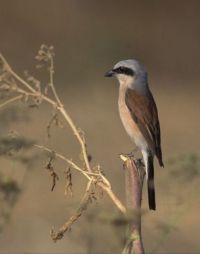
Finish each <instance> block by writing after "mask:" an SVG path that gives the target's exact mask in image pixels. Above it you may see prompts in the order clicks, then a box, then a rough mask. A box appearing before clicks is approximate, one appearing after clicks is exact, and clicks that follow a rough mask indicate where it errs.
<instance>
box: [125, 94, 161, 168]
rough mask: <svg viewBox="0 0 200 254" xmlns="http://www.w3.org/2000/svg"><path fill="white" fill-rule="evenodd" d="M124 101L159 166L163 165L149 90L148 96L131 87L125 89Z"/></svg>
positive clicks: (154, 112)
mask: <svg viewBox="0 0 200 254" xmlns="http://www.w3.org/2000/svg"><path fill="white" fill-rule="evenodd" d="M125 101H126V105H127V107H128V109H129V110H130V112H131V115H132V117H133V120H134V121H135V122H136V123H137V125H138V127H139V129H140V131H141V133H142V135H143V136H144V138H145V139H146V141H147V143H148V144H149V147H150V149H151V150H152V151H153V153H154V154H155V155H156V157H157V158H158V161H159V164H160V166H164V165H163V162H162V151H161V144H160V142H161V140H160V124H159V120H158V111H157V107H156V104H155V101H154V99H153V96H152V94H151V92H150V91H148V96H146V95H144V94H141V93H139V92H136V91H134V90H132V89H127V91H126V97H125Z"/></svg>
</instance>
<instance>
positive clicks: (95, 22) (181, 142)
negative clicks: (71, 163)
mask: <svg viewBox="0 0 200 254" xmlns="http://www.w3.org/2000/svg"><path fill="white" fill-rule="evenodd" d="M199 9H200V2H199V1H178V0H176V1H105V0H102V1H92V0H91V1H89V0H85V1H81V0H73V1H72V0H70V1H69V0H65V1H64V0H63V1H61V0H57V1H53V0H43V1H37V0H36V1H31V0H29V1H27V0H16V1H11V0H9V1H4V0H1V1H0V31H1V39H0V51H1V52H2V53H3V54H4V56H5V57H6V58H7V60H8V61H9V63H10V64H11V65H12V66H13V68H15V70H16V71H17V72H19V73H20V74H22V73H23V71H24V70H25V69H29V70H30V71H31V72H32V73H35V75H36V76H38V77H42V78H44V80H46V79H45V77H43V74H42V72H41V71H36V70H35V69H34V65H35V60H34V56H35V55H36V52H37V50H38V48H39V47H40V45H41V44H42V43H45V44H48V45H54V47H55V50H56V60H55V62H56V67H55V68H56V78H55V83H56V88H57V90H58V93H59V94H60V96H61V99H62V101H63V102H64V104H65V106H66V108H67V109H68V110H69V112H70V113H71V115H72V116H73V118H74V120H75V121H76V123H77V125H78V126H80V127H81V128H82V129H83V130H84V131H85V133H86V137H87V142H88V149H89V151H90V152H91V153H92V155H93V158H94V162H98V163H100V164H101V165H102V167H103V168H104V171H105V173H106V175H107V176H108V177H109V179H111V181H112V184H113V188H114V189H115V191H116V192H117V193H118V195H119V196H120V197H121V198H122V199H123V198H124V186H123V171H122V169H121V168H122V166H121V161H120V160H119V159H118V154H119V153H121V152H128V151H130V150H131V149H133V145H132V144H131V142H130V140H129V138H128V137H127V135H126V133H125V132H124V129H123V127H122V125H121V122H120V120H119V117H118V112H117V95H118V84H117V82H116V80H111V79H105V78H104V77H103V75H104V73H105V71H107V70H108V69H110V68H111V67H112V66H113V65H114V64H115V63H116V62H117V61H119V60H122V59H127V58H133V57H134V58H137V59H139V60H141V61H142V62H143V63H144V64H145V65H146V67H147V69H148V72H149V83H150V86H151V89H152V91H153V94H154V96H155V99H156V102H157V105H158V108H159V116H160V121H161V128H162V147H163V155H164V161H165V169H164V170H162V169H160V168H159V167H158V164H157V163H156V191H157V207H158V209H157V211H156V212H155V213H153V212H151V213H147V214H146V216H144V220H143V235H144V242H145V248H146V250H147V253H150V252H151V253H199V252H200V242H199V237H200V236H199V225H200V216H199V213H200V199H199V191H200V187H199V184H200V180H199V160H198V157H199V155H200V143H199V140H200V136H199V130H200V114H199V109H200V97H199V93H200V83H199V73H200V50H199V48H200V17H199ZM44 75H46V73H45V74H44ZM50 116H51V111H50V110H49V108H48V107H46V106H42V107H41V108H40V109H39V110H37V109H32V110H31V111H30V113H29V121H28V122H27V121H20V122H14V123H13V124H12V125H9V126H7V127H3V126H4V124H3V123H2V127H1V135H4V134H5V133H8V132H9V131H10V130H16V131H18V132H19V133H21V134H23V135H25V136H26V137H31V138H33V139H36V140H37V141H38V143H42V144H45V145H48V146H50V147H53V148H56V149H57V150H58V151H59V152H62V153H64V154H66V155H67V156H69V158H71V157H72V158H76V157H77V144H76V142H74V140H73V137H72V138H71V137H70V130H69V129H68V128H65V129H63V130H60V129H59V130H57V129H56V128H53V130H52V139H51V140H50V141H47V139H46V135H45V126H46V124H47V122H48V119H49V117H50ZM66 130H67V132H66ZM66 133H67V134H66ZM0 163H1V169H0V171H2V172H4V173H5V174H8V175H10V176H12V177H14V178H16V179H17V181H18V182H19V184H20V185H21V187H22V189H23V191H22V193H21V195H20V197H19V200H18V202H17V203H16V205H15V207H14V208H13V210H12V213H11V217H10V219H9V222H8V223H7V224H6V227H4V230H3V232H2V233H1V235H0V253H81V254H82V253H120V252H121V248H122V245H121V242H120V241H119V238H120V234H123V230H120V229H117V228H116V227H114V226H113V225H111V223H110V222H109V221H110V220H109V219H110V218H112V215H113V214H114V213H116V209H115V208H113V206H112V204H111V203H110V202H109V201H108V200H107V199H106V197H104V199H102V200H101V201H100V203H98V204H97V205H96V204H93V205H92V207H91V208H90V209H89V210H88V212H86V215H85V217H84V218H83V217H82V218H81V219H80V221H79V222H77V223H76V225H74V227H73V229H72V232H71V233H69V234H68V235H66V236H65V238H64V239H63V240H61V241H59V242H57V243H56V244H55V243H53V242H52V241H51V239H50V237H49V231H50V229H51V226H52V225H55V226H56V227H59V226H60V225H61V224H62V223H63V221H64V220H65V219H66V218H68V217H69V216H70V215H71V214H72V213H73V211H74V209H75V208H76V207H77V205H78V202H79V200H80V197H81V196H80V195H81V193H82V192H83V188H84V185H83V183H84V181H83V180H82V179H81V178H80V177H79V175H77V174H75V175H74V178H73V179H74V182H73V183H74V184H73V186H74V199H73V200H71V199H70V198H69V197H65V196H64V194H63V193H64V180H60V181H59V184H58V185H57V187H56V189H55V191H54V192H53V193H51V192H50V185H51V179H50V177H49V174H48V172H46V171H45V170H44V169H43V166H44V163H45V160H44V159H43V160H38V161H37V162H35V164H34V166H33V167H32V168H31V169H30V170H29V169H26V168H23V166H21V165H20V164H18V163H16V162H12V161H10V160H8V159H4V158H2V159H1V160H0ZM57 167H58V172H60V178H61V179H62V178H63V171H64V169H65V167H64V165H63V164H59V163H58V166H57ZM143 206H144V208H147V204H146V192H144V201H143Z"/></svg>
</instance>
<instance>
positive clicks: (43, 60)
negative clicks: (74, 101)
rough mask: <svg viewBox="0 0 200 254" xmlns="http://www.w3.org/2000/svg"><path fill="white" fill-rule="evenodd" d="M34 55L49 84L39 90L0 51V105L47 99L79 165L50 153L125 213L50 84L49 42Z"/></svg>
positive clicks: (67, 224)
mask: <svg viewBox="0 0 200 254" xmlns="http://www.w3.org/2000/svg"><path fill="white" fill-rule="evenodd" d="M36 59H37V60H39V62H40V66H44V65H45V66H47V69H48V72H49V84H48V85H47V86H46V87H45V89H44V93H43V92H42V89H41V87H40V82H39V81H38V80H36V79H35V78H34V77H32V76H30V77H28V78H27V80H25V79H23V78H22V77H20V76H19V75H18V74H17V73H16V72H15V71H14V70H13V69H12V68H11V66H10V65H9V64H8V62H7V61H6V59H5V58H4V57H3V55H2V54H0V66H1V74H0V78H1V79H0V90H5V89H6V91H7V92H8V93H9V95H10V97H11V98H9V99H7V100H6V101H5V102H4V103H2V104H1V105H0V107H3V106H7V105H8V104H11V103H14V102H16V101H24V102H28V101H30V100H33V101H34V102H35V105H37V106H38V105H39V104H41V102H43V101H44V102H47V103H49V104H50V105H51V106H52V107H53V109H54V110H56V114H57V112H58V113H60V115H61V116H62V117H63V119H64V120H65V121H66V123H67V124H68V125H69V127H70V128H71V131H72V133H73V134H74V136H75V138H76V139H77V141H78V143H79V145H80V149H81V155H82V156H81V163H82V165H80V166H79V165H78V164H77V163H75V162H73V161H72V160H70V159H68V158H67V157H65V156H64V155H62V154H59V153H57V152H54V156H55V157H57V158H60V159H61V160H63V161H65V162H66V163H67V166H70V168H71V169H74V170H77V171H78V172H79V173H81V174H82V176H84V177H85V178H86V179H87V181H88V184H87V188H88V186H89V185H91V186H98V187H100V188H101V189H102V190H103V191H104V192H105V193H107V195H108V197H109V198H110V199H111V201H112V202H113V204H114V205H115V206H116V207H117V208H118V209H119V210H120V211H121V212H122V213H125V212H126V208H125V206H124V205H123V204H122V202H121V201H120V200H119V198H118V197H117V196H116V194H115V193H114V192H113V190H112V188H111V183H110V181H109V180H108V179H107V178H106V177H105V176H104V175H103V174H102V172H101V170H100V167H99V166H97V167H92V166H91V164H90V157H91V156H89V155H88V153H87V149H86V140H85V136H84V135H83V132H82V131H80V129H79V128H77V126H76V125H75V124H74V122H73V120H72V118H71V117H70V115H69V113H68V112H67V110H66V109H65V108H64V105H63V103H62V102H61V100H60V98H59V96H58V94H57V92H56V89H55V85H54V52H53V47H52V46H50V47H47V46H45V45H42V46H41V48H40V50H39V52H38V55H37V56H36ZM27 75H28V74H27ZM48 88H50V89H51V91H52V94H53V98H52V96H49V95H48ZM54 118H55V117H53V120H52V119H50V122H49V127H48V130H49V129H50V127H51V124H52V121H54V120H55V119H54ZM35 147H37V148H39V149H42V150H44V151H47V152H49V153H50V154H52V150H51V149H49V148H47V147H44V146H39V145H35ZM48 169H49V170H50V171H51V174H52V177H53V184H52V189H53V188H54V187H55V184H56V179H57V174H56V173H55V171H54V169H52V165H50V166H49V168H48ZM96 169H98V170H96ZM87 188H86V189H87ZM94 188H95V187H94ZM86 194H87V197H88V200H90V199H91V198H92V196H91V193H90V194H89V195H88V192H87V191H86ZM86 200H87V199H86ZM86 203H87V202H86ZM81 207H82V208H79V209H78V210H77V212H76V213H75V214H74V215H73V216H72V217H71V218H70V219H69V220H67V222H65V223H64V225H63V226H62V227H61V228H60V230H58V232H57V233H56V232H55V231H52V232H51V236H52V239H54V240H57V239H60V238H62V237H63V235H64V233H65V232H66V231H68V230H69V228H70V227H71V225H72V224H73V223H74V222H75V221H76V220H77V219H78V218H79V217H80V216H81V214H82V212H83V211H84V209H85V208H84V209H83V206H81Z"/></svg>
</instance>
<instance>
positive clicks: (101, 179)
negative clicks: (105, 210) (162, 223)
mask: <svg viewBox="0 0 200 254" xmlns="http://www.w3.org/2000/svg"><path fill="white" fill-rule="evenodd" d="M34 146H35V147H37V148H39V149H42V150H44V151H47V152H49V153H51V152H52V150H51V149H49V148H47V147H44V146H41V145H34ZM55 156H56V157H58V158H60V159H61V160H63V161H65V162H67V163H68V164H69V165H70V166H71V167H72V168H73V169H75V170H77V171H79V172H80V173H81V174H83V175H84V176H85V177H86V178H87V179H88V180H89V181H91V179H92V176H93V177H96V179H98V178H99V179H98V180H97V185H98V186H99V187H101V188H102V189H103V190H104V191H105V192H106V193H107V195H108V196H109V197H110V199H111V200H112V201H113V203H114V204H115V205H116V207H117V208H118V209H119V210H120V211H121V212H122V213H126V208H125V206H124V205H123V204H122V202H121V201H120V200H119V198H118V197H117V196H116V195H115V193H114V192H113V191H112V188H111V185H110V183H109V185H108V184H107V183H108V182H109V181H108V180H107V179H106V178H105V177H104V176H103V177H102V174H100V173H93V172H88V171H85V170H83V169H82V168H81V167H79V166H78V165H77V164H76V163H74V162H73V161H72V160H69V159H67V158H66V157H65V156H64V155H62V154H59V153H57V152H55ZM105 179H106V180H105Z"/></svg>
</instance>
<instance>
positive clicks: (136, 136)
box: [118, 88, 148, 150]
mask: <svg viewBox="0 0 200 254" xmlns="http://www.w3.org/2000/svg"><path fill="white" fill-rule="evenodd" d="M118 107H119V115H120V118H121V121H122V123H123V126H124V128H125V130H126V132H127V133H128V135H129V136H130V138H131V140H132V141H133V142H134V143H135V144H136V146H138V147H139V148H140V149H141V150H146V149H147V147H148V146H147V143H146V140H145V139H144V137H143V135H142V133H141V131H140V130H139V128H138V126H137V124H136V123H135V121H134V120H133V118H132V116H131V113H130V111H129V109H128V108H127V106H126V103H125V89H122V88H121V89H120V91H119V99H118Z"/></svg>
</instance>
